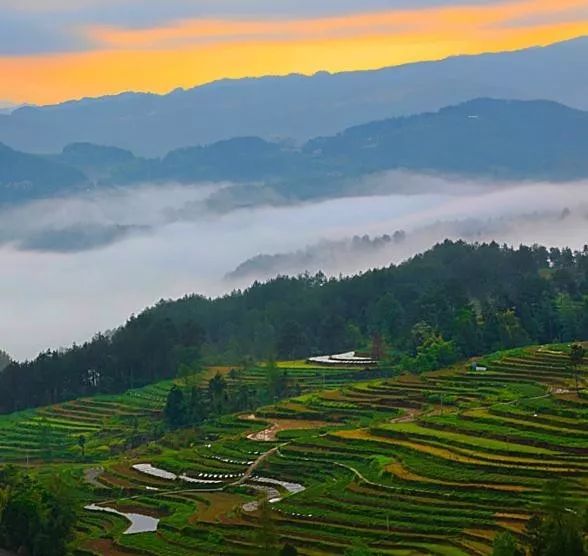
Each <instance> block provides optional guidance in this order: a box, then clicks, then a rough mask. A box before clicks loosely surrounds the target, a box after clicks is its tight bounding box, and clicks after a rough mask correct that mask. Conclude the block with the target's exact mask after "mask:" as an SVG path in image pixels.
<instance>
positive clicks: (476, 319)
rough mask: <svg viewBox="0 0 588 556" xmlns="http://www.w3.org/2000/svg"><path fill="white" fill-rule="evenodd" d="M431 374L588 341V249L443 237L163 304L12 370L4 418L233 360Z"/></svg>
mask: <svg viewBox="0 0 588 556" xmlns="http://www.w3.org/2000/svg"><path fill="white" fill-rule="evenodd" d="M375 334H378V335H380V336H381V337H382V338H383V341H384V344H385V346H386V350H387V353H391V354H396V361H398V362H400V361H401V360H402V357H403V356H408V357H410V361H412V363H410V361H408V360H407V361H408V362H407V363H406V364H412V365H413V366H414V367H415V368H416V369H417V370H428V369H429V368H434V367H435V366H438V365H440V364H445V363H447V362H451V361H454V360H456V359H457V358H460V357H469V356H473V355H480V354H484V353H487V352H492V351H496V350H499V349H507V348H512V347H517V346H522V345H526V344H531V343H549V342H556V341H561V342H568V341H573V340H577V339H583V338H588V247H586V248H584V249H583V250H582V251H576V252H574V251H572V250H570V249H556V248H552V249H547V248H545V247H542V246H536V245H535V246H531V247H528V246H520V247H518V248H511V247H507V246H500V245H498V244H496V243H489V244H467V243H464V242H461V241H458V242H452V241H445V242H443V243H441V244H438V245H436V246H435V247H434V248H432V249H430V250H429V251H427V252H426V253H424V254H421V255H417V256H415V257H413V258H411V259H410V260H408V261H406V262H404V263H402V264H400V265H397V266H395V265H391V266H389V267H387V268H384V269H379V270H372V271H368V272H365V273H362V274H360V275H357V276H353V277H340V278H327V277H326V276H324V275H323V274H320V273H319V274H316V275H302V276H297V277H278V278H276V279H274V280H270V281H269V282H267V283H257V282H256V283H254V284H253V285H252V286H251V287H250V288H248V289H246V290H244V291H241V290H237V291H234V292H232V293H230V294H228V295H225V296H223V297H219V298H216V299H209V298H205V297H202V296H199V295H190V296H186V297H184V298H182V299H179V300H177V301H163V300H162V301H160V302H159V303H158V304H156V305H155V306H154V307H151V308H149V309H147V310H145V311H144V312H143V313H141V314H140V315H138V316H132V317H131V318H130V319H129V321H128V322H127V323H126V324H125V325H124V326H122V327H121V328H119V329H117V330H116V331H114V332H113V333H110V334H99V335H97V336H96V337H95V338H93V339H92V340H90V341H88V342H86V343H85V344H83V345H74V346H73V347H71V348H70V349H67V350H64V351H48V352H44V353H42V354H40V355H39V356H38V357H37V358H36V359H35V360H33V361H28V362H24V363H15V362H12V363H10V364H9V365H8V366H7V367H6V368H5V369H4V371H2V372H0V411H1V412H10V411H14V410H17V409H22V408H26V407H34V406H38V405H43V404H48V403H55V402H59V401H63V400H68V399H72V398H75V397H79V396H82V395H92V394H96V393H102V392H121V391H124V390H125V389H128V388H130V387H137V386H141V385H144V384H147V383H150V382H153V381H156V380H160V379H163V378H168V377H173V376H176V373H177V370H178V368H179V366H180V365H181V364H188V365H190V364H192V363H193V362H194V361H195V360H198V359H199V358H202V359H203V360H204V361H205V362H206V363H211V364H212V363H223V364H231V363H237V362H239V361H241V360H242V359H243V358H244V357H246V356H248V357H250V358H252V359H254V360H264V361H266V360H270V359H272V358H279V359H296V358H304V357H307V356H310V355H315V354H324V353H334V352H339V351H344V350H348V349H354V348H358V347H359V348H362V347H363V348H364V349H365V348H367V346H368V345H369V344H370V342H371V339H372V337H373V336H374V335H375Z"/></svg>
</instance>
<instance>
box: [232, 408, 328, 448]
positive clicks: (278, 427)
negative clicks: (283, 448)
mask: <svg viewBox="0 0 588 556" xmlns="http://www.w3.org/2000/svg"><path fill="white" fill-rule="evenodd" d="M242 419H243V420H246V421H255V422H261V423H268V424H269V425H270V426H269V427H266V428H265V429H263V430H261V431H257V432H252V433H251V434H248V435H247V438H248V439H249V440H255V441H257V442H275V441H276V440H278V437H277V435H278V433H279V432H281V431H291V430H304V429H319V428H322V427H328V426H330V425H333V423H328V422H327V421H309V420H306V419H271V420H268V419H263V418H259V417H257V416H256V415H255V414H253V413H252V414H251V415H247V416H246V417H242Z"/></svg>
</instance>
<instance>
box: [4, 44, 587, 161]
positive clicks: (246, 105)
mask: <svg viewBox="0 0 588 556" xmlns="http://www.w3.org/2000/svg"><path fill="white" fill-rule="evenodd" d="M479 97H493V98H512V99H521V100H532V99H547V100H553V101H557V102H560V103H563V104H566V105H569V106H572V107H575V108H579V109H586V110H588V38H579V39H576V40H572V41H568V42H564V43H558V44H555V45H551V46H548V47H543V48H531V49H526V50H521V51H517V52H510V53H499V54H484V55H478V56H459V57H454V58H449V59H446V60H443V61H439V62H427V63H418V64H409V65H405V66H401V67H392V68H387V69H382V70H377V71H361V72H348V73H340V74H335V75H331V74H328V73H319V74H316V75H314V76H312V77H305V76H301V75H290V76H287V77H263V78H258V79H239V80H223V81H218V82H215V83H211V84H208V85H204V86H201V87H196V88H194V89H190V90H182V89H178V90H176V91H173V92H171V93H169V94H167V95H161V96H160V95H153V94H143V93H124V94H121V95H118V96H110V97H101V98H95V99H83V100H80V101H72V102H66V103H63V104H59V105H55V106H45V107H22V108H19V109H17V110H15V111H13V112H12V113H11V114H9V115H0V142H4V143H6V144H7V145H10V146H11V147H13V148H16V149H20V150H23V151H27V152H35V153H50V152H58V151H60V150H61V149H62V148H63V147H65V146H66V145H68V144H70V143H78V142H90V143H95V144H101V145H113V146H116V147H120V148H123V149H128V150H131V151H133V152H135V153H137V154H139V155H141V156H149V157H156V156H162V155H163V154H164V153H167V152H169V151H171V150H175V149H177V148H180V147H185V146H187V145H202V144H210V143H213V142H217V141H220V140H224V139H230V138H233V137H242V136H247V137H250V136H256V137H261V138H263V139H266V140H272V141H273V140H275V139H277V138H290V139H294V140H296V141H297V142H298V143H301V142H304V141H307V140H308V139H310V138H312V137H317V136H323V135H333V134H335V133H338V132H339V131H341V130H343V129H346V128H348V127H352V126H355V125H358V124H362V123H365V122H368V121H374V120H381V119H383V118H389V117H396V116H403V115H409V114H418V113H422V112H426V111H435V110H438V109H440V108H442V107H444V106H448V105H453V104H458V103H461V102H464V101H467V100H470V99H472V98H479Z"/></svg>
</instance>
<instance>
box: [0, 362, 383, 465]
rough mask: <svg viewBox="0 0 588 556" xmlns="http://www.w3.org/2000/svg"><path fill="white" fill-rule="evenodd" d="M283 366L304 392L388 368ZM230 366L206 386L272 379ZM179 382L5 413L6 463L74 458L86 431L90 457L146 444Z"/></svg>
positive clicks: (259, 370) (0, 422)
mask: <svg viewBox="0 0 588 556" xmlns="http://www.w3.org/2000/svg"><path fill="white" fill-rule="evenodd" d="M282 368H283V369H284V370H285V371H286V372H287V373H288V375H289V377H291V379H292V380H293V381H295V382H296V383H297V384H298V386H299V387H300V391H310V390H317V389H320V388H334V387H339V386H342V385H344V384H347V383H349V382H353V381H358V380H365V379H366V378H370V377H375V376H379V375H381V374H382V371H379V370H375V371H364V370H362V369H357V368H351V369H350V368H345V367H340V368H329V369H322V368H317V367H316V366H315V367H312V366H311V365H308V364H306V363H304V362H302V361H299V362H290V363H289V364H286V365H283V366H282ZM229 371H230V368H229V367H213V368H210V369H206V370H205V371H203V372H202V374H201V376H200V383H201V386H202V387H203V388H204V387H206V383H207V381H208V379H210V378H211V377H212V376H213V375H214V374H215V373H216V372H221V373H222V374H224V375H225V376H226V378H227V381H228V383H229V385H232V384H235V383H236V382H237V381H239V383H245V384H248V385H251V386H255V385H258V384H261V383H263V382H264V381H265V380H266V376H267V370H266V369H265V368H264V367H252V368H249V369H247V370H245V371H241V372H240V373H239V375H238V377H237V378H231V377H230V373H229ZM173 383H174V382H173V381H165V382H160V383H157V384H153V385H149V386H146V387H143V388H137V389H134V390H129V391H128V392H126V393H124V394H121V395H111V396H106V395H102V396H95V397H92V398H81V399H77V400H73V401H71V402H66V403H62V404H58V405H52V406H49V407H45V408H40V409H36V410H30V411H24V412H19V413H14V414H12V415H9V416H0V463H1V462H26V461H29V462H31V461H33V462H34V461H39V460H42V461H48V460H71V459H72V458H74V459H75V458H77V457H78V456H80V454H81V448H80V447H79V445H78V440H79V437H80V435H83V436H84V437H85V438H86V447H85V452H86V456H87V459H92V460H97V459H101V458H104V457H108V456H110V455H112V454H116V453H120V452H122V451H124V450H125V449H127V448H128V447H129V445H131V446H132V445H135V444H136V443H140V442H142V441H144V440H145V439H148V438H149V437H150V436H153V434H154V433H155V432H157V430H156V429H157V427H159V428H161V412H162V410H163V407H164V406H165V401H166V397H167V394H168V392H169V390H170V389H171V387H172V385H173Z"/></svg>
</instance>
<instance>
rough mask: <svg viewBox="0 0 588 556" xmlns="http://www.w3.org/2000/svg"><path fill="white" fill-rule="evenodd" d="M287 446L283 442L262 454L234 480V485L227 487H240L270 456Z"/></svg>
mask: <svg viewBox="0 0 588 556" xmlns="http://www.w3.org/2000/svg"><path fill="white" fill-rule="evenodd" d="M287 444H288V442H284V443H283V444H280V445H279V446H275V447H274V448H272V449H271V450H268V451H267V452H264V453H263V454H261V456H259V457H258V458H257V459H256V460H255V461H254V462H253V463H252V464H251V465H250V466H249V467H248V468H247V470H246V471H245V474H244V475H243V476H242V477H241V478H240V479H238V480H236V481H235V482H234V483H231V484H230V485H229V486H237V485H242V484H243V483H244V482H245V481H247V480H248V479H250V478H251V475H253V472H254V471H255V470H256V469H257V468H258V467H259V466H260V465H261V464H262V463H263V462H264V461H265V460H266V459H267V458H269V457H270V456H272V455H273V454H275V453H276V452H277V451H278V450H279V449H280V448H282V447H284V446H286V445H287Z"/></svg>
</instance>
